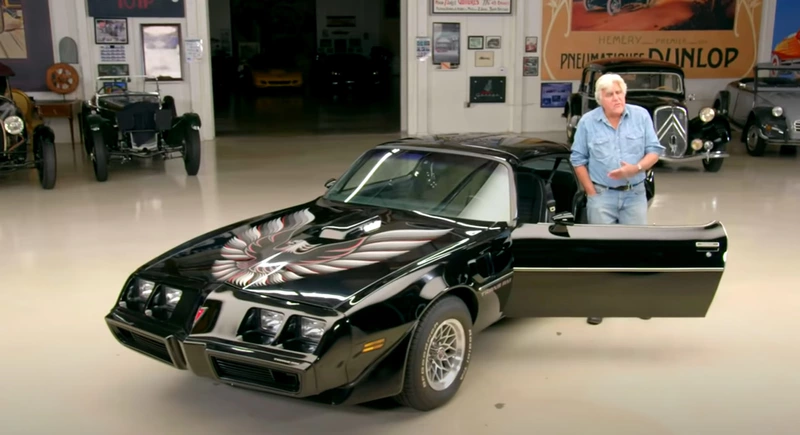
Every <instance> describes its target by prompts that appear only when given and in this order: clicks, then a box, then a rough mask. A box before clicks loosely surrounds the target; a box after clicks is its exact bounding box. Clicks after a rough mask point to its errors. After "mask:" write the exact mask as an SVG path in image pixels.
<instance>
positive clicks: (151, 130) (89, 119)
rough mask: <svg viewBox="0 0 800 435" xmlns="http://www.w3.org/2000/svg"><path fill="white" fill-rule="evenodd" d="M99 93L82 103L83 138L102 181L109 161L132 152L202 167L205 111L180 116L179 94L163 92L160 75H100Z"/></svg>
mask: <svg viewBox="0 0 800 435" xmlns="http://www.w3.org/2000/svg"><path fill="white" fill-rule="evenodd" d="M95 86H96V91H95V95H94V96H93V97H92V98H91V99H90V100H88V101H86V102H84V103H83V110H82V114H81V122H82V123H83V143H84V146H85V148H86V153H87V154H88V156H89V158H90V159H91V161H92V165H93V167H94V174H95V178H96V179H97V181H106V180H108V164H109V162H110V161H113V160H118V161H121V162H123V163H124V162H128V161H131V160H133V158H139V159H152V158H155V157H159V158H162V159H164V160H168V159H174V158H182V159H183V164H184V168H185V170H186V173H187V174H188V175H190V176H194V175H197V173H198V171H199V170H200V126H201V123H200V116H199V115H198V114H196V113H192V112H190V113H186V114H183V115H181V116H178V114H177V109H176V107H175V99H174V98H172V96H170V95H167V96H164V98H163V99H162V98H161V91H160V87H159V84H158V78H157V77H149V76H101V77H98V78H97V83H96V85H95Z"/></svg>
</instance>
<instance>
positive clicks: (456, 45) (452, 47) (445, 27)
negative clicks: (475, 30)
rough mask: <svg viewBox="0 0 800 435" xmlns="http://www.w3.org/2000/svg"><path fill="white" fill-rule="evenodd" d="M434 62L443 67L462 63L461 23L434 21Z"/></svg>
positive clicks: (456, 65)
mask: <svg viewBox="0 0 800 435" xmlns="http://www.w3.org/2000/svg"><path fill="white" fill-rule="evenodd" d="M433 64H434V65H439V66H441V68H442V69H453V68H457V67H458V65H460V64H461V23H433Z"/></svg>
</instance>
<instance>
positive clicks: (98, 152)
mask: <svg viewBox="0 0 800 435" xmlns="http://www.w3.org/2000/svg"><path fill="white" fill-rule="evenodd" d="M91 138H92V148H91V153H90V154H89V157H90V158H91V159H92V166H94V178H96V179H97V181H100V182H103V181H106V180H108V148H106V143H105V141H104V140H103V134H102V133H101V132H99V131H93V132H92V133H91Z"/></svg>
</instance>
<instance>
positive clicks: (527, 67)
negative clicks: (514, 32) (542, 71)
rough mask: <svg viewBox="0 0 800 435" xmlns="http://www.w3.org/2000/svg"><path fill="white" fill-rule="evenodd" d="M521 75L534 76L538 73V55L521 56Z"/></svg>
mask: <svg viewBox="0 0 800 435" xmlns="http://www.w3.org/2000/svg"><path fill="white" fill-rule="evenodd" d="M522 75H523V76H525V77H536V76H538V75H539V57H538V56H525V57H523V58H522Z"/></svg>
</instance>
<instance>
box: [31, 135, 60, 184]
mask: <svg viewBox="0 0 800 435" xmlns="http://www.w3.org/2000/svg"><path fill="white" fill-rule="evenodd" d="M38 142H39V143H37V144H34V147H33V149H35V150H36V154H37V156H36V171H37V172H38V173H39V183H40V184H41V185H42V188H43V189H47V190H50V189H52V188H53V187H55V185H56V163H57V162H56V145H55V144H54V143H53V141H52V140H50V139H46V138H42V139H39V140H38Z"/></svg>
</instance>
